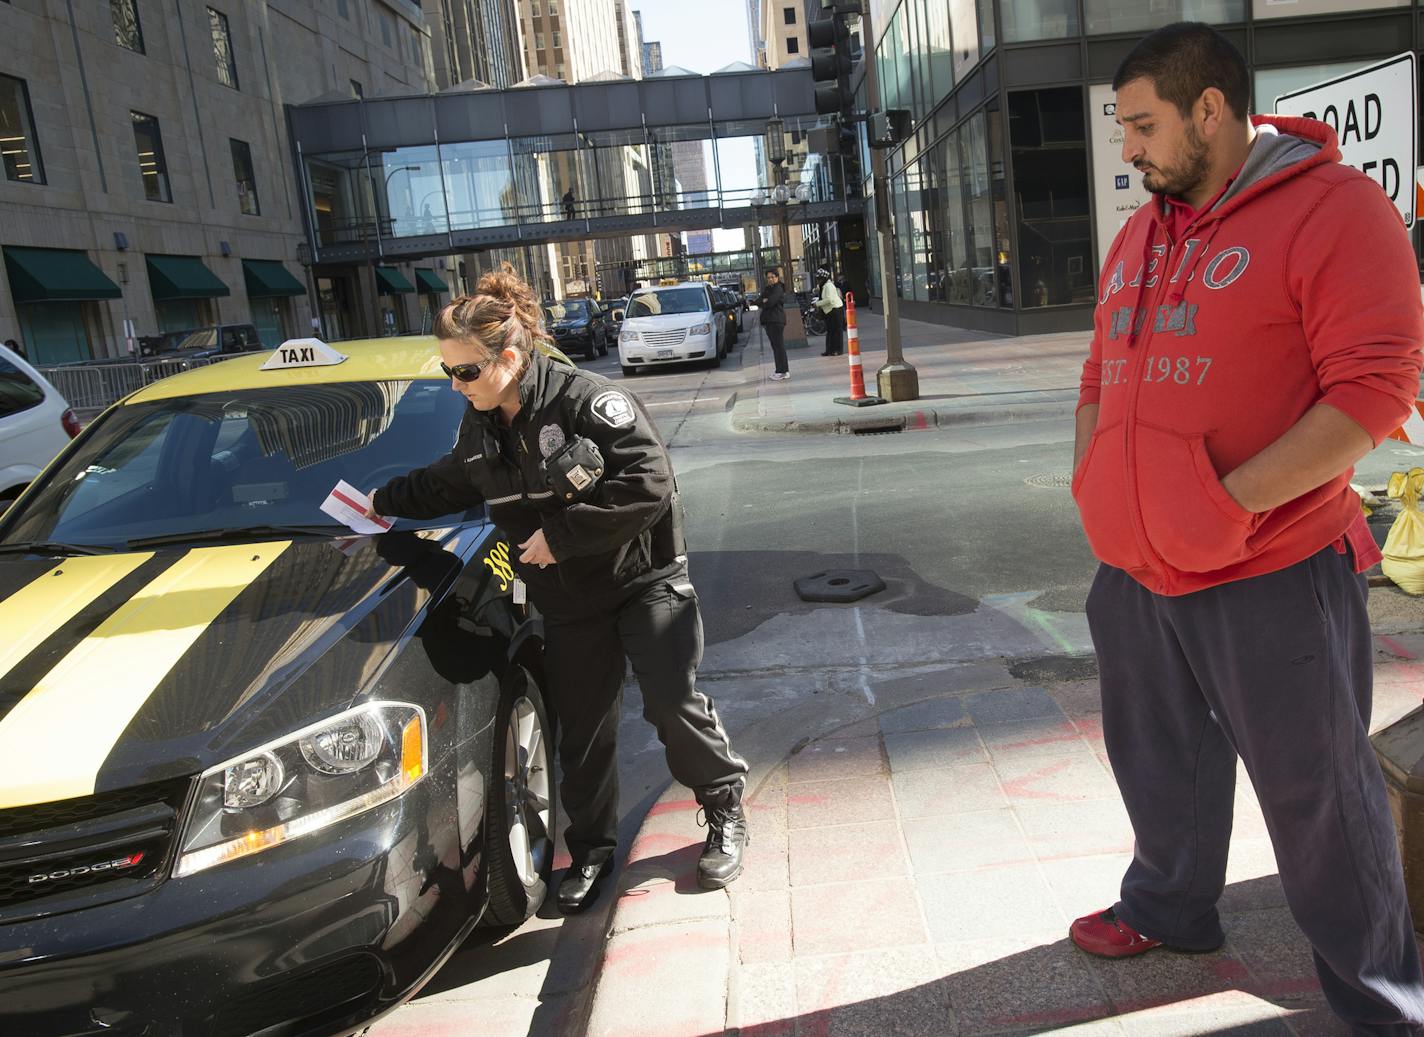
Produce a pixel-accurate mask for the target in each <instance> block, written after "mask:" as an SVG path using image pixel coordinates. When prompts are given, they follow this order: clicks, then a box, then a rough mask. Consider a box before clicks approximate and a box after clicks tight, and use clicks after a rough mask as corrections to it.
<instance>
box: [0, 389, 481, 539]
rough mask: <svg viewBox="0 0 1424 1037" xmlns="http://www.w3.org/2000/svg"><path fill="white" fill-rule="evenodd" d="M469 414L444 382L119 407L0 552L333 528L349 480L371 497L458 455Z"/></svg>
mask: <svg viewBox="0 0 1424 1037" xmlns="http://www.w3.org/2000/svg"><path fill="white" fill-rule="evenodd" d="M465 406H466V403H465V401H464V400H463V399H462V398H461V397H460V395H459V393H454V392H451V391H450V389H449V387H448V386H447V385H446V384H445V383H444V382H443V381H439V382H437V381H425V380H421V381H415V382H408V381H388V382H346V383H339V384H333V385H307V386H290V387H284V388H272V389H241V390H233V391H230V392H223V393H209V394H207V395H203V396H191V397H186V398H181V399H172V400H155V401H153V402H151V403H136V404H130V405H128V406H125V407H116V408H114V409H113V410H111V411H110V412H109V413H107V414H106V415H105V416H104V417H103V418H101V419H100V420H99V421H98V422H96V423H95V425H94V427H93V428H92V429H90V431H89V434H88V435H87V436H86V437H85V439H84V440H82V441H81V442H80V443H79V444H77V449H76V450H75V452H74V453H73V454H72V455H71V456H69V457H68V458H67V459H66V460H65V462H64V463H63V464H62V465H60V466H59V467H58V468H57V469H56V470H55V471H54V472H52V473H51V474H49V475H48V476H47V477H45V478H44V480H43V482H42V484H41V485H39V486H37V487H36V489H37V490H38V492H37V493H36V494H33V495H32V496H31V497H30V498H29V499H28V500H27V501H25V502H24V504H23V505H19V506H12V507H11V508H10V510H9V512H7V513H6V515H5V520H4V525H3V527H0V543H13V542H18V541H25V542H29V541H60V542H63V543H67V544H78V545H93V546H103V547H121V546H123V545H124V544H126V543H127V542H128V541H129V540H133V539H138V538H147V537H152V536H165V535H171V534H181V533H193V532H202V531H207V530H216V529H228V528H243V527H248V526H262V525H277V526H288V525H302V526H311V525H314V526H324V525H330V524H331V523H332V521H333V520H332V519H331V518H329V517H328V516H327V515H326V514H325V513H324V512H322V511H321V510H320V505H321V503H322V501H324V500H325V499H326V497H327V495H328V494H329V493H330V492H331V490H332V489H333V488H334V487H335V486H336V483H337V481H338V480H340V479H345V480H346V481H347V482H348V483H350V484H351V485H352V486H355V487H357V488H358V489H360V490H363V491H370V490H372V489H375V488H376V487H379V486H382V485H384V484H385V482H386V481H387V480H388V479H390V478H392V477H393V476H397V475H404V474H405V473H406V472H408V471H410V470H411V469H413V468H418V467H420V466H422V465H427V464H429V463H430V462H432V461H434V460H435V459H436V458H438V457H440V456H441V455H443V454H445V453H447V452H448V451H449V449H450V444H451V442H453V441H454V439H455V433H456V430H457V429H458V428H459V424H460V418H461V416H462V414H463V412H464V408H465ZM439 524H440V523H439V522H438V521H426V522H419V523H416V522H408V521H407V522H402V523H399V524H398V527H400V528H413V527H415V526H422V525H439ZM447 524H448V523H447ZM333 532H335V530H334V531H333Z"/></svg>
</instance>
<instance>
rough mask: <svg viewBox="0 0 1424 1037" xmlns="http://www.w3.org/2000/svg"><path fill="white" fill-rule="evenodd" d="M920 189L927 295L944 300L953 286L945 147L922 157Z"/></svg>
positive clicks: (931, 298)
mask: <svg viewBox="0 0 1424 1037" xmlns="http://www.w3.org/2000/svg"><path fill="white" fill-rule="evenodd" d="M920 166H921V171H920V191H921V193H922V195H923V205H924V209H925V298H927V299H928V300H929V301H930V302H944V301H945V292H946V291H947V290H948V287H949V267H950V263H949V255H948V251H947V249H948V244H947V242H948V239H947V237H946V227H945V219H944V216H945V213H944V149H943V146H942V145H939V144H937V145H935V146H934V147H933V148H931V149H929V150H928V151H926V152H925V153H924V155H923V156H922V157H921V159H920Z"/></svg>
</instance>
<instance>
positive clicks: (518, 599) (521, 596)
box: [514, 576, 529, 605]
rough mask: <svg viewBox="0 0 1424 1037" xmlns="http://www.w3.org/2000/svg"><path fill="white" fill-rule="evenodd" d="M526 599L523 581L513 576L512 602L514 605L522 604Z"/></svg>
mask: <svg viewBox="0 0 1424 1037" xmlns="http://www.w3.org/2000/svg"><path fill="white" fill-rule="evenodd" d="M528 600H529V599H528V595H527V594H526V593H525V587H524V581H523V580H521V579H520V578H519V577H518V576H516V577H515V578H514V603H515V604H516V605H523V604H525V602H527V601H528Z"/></svg>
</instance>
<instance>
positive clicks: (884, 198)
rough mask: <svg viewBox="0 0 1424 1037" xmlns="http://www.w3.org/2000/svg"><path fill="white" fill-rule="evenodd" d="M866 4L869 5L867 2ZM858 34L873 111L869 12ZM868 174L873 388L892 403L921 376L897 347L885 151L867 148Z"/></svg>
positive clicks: (914, 396)
mask: <svg viewBox="0 0 1424 1037" xmlns="http://www.w3.org/2000/svg"><path fill="white" fill-rule="evenodd" d="M867 6H868V5H867ZM860 24H861V31H860V38H861V40H862V43H863V48H864V51H865V96H866V98H867V100H868V107H869V108H870V109H871V110H872V111H873V110H874V109H875V106H876V105H877V104H879V103H880V76H879V73H878V70H877V69H876V67H875V32H874V31H873V29H872V28H871V24H870V12H869V11H868V10H867V11H866V12H865V13H864V14H863V15H861V22H860ZM870 175H871V183H872V184H873V194H874V198H875V233H876V237H877V240H878V243H879V247H877V248H876V250H875V251H876V252H878V253H879V258H880V291H881V294H882V297H883V298H884V300H885V366H884V367H882V368H880V370H879V371H877V372H876V374H875V383H876V388H877V389H878V390H879V393H880V395H881V396H882V397H884V398H885V399H887V400H890V401H891V402H892V403H893V402H896V401H899V400H918V399H919V398H920V376H919V372H917V371H916V370H915V368H914V365H912V364H910V363H908V362H907V361H906V360H905V354H904V352H903V351H902V350H901V348H900V298H899V295H898V294H897V293H896V291H895V285H894V283H893V281H892V279H891V269H892V267H891V264H892V262H893V258H892V255H891V251H890V250H891V249H892V248H894V245H893V243H892V242H891V238H890V191H889V183H888V177H887V176H886V170H885V151H884V150H883V149H882V148H877V147H871V149H870Z"/></svg>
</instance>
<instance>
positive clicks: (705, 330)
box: [687, 324, 712, 335]
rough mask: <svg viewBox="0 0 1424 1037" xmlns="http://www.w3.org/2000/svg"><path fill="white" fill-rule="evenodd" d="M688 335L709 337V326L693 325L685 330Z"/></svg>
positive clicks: (710, 327) (710, 330)
mask: <svg viewBox="0 0 1424 1037" xmlns="http://www.w3.org/2000/svg"><path fill="white" fill-rule="evenodd" d="M687 333H688V334H689V335H710V334H712V325H711V324H694V325H693V326H692V327H690V328H688V329H687Z"/></svg>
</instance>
